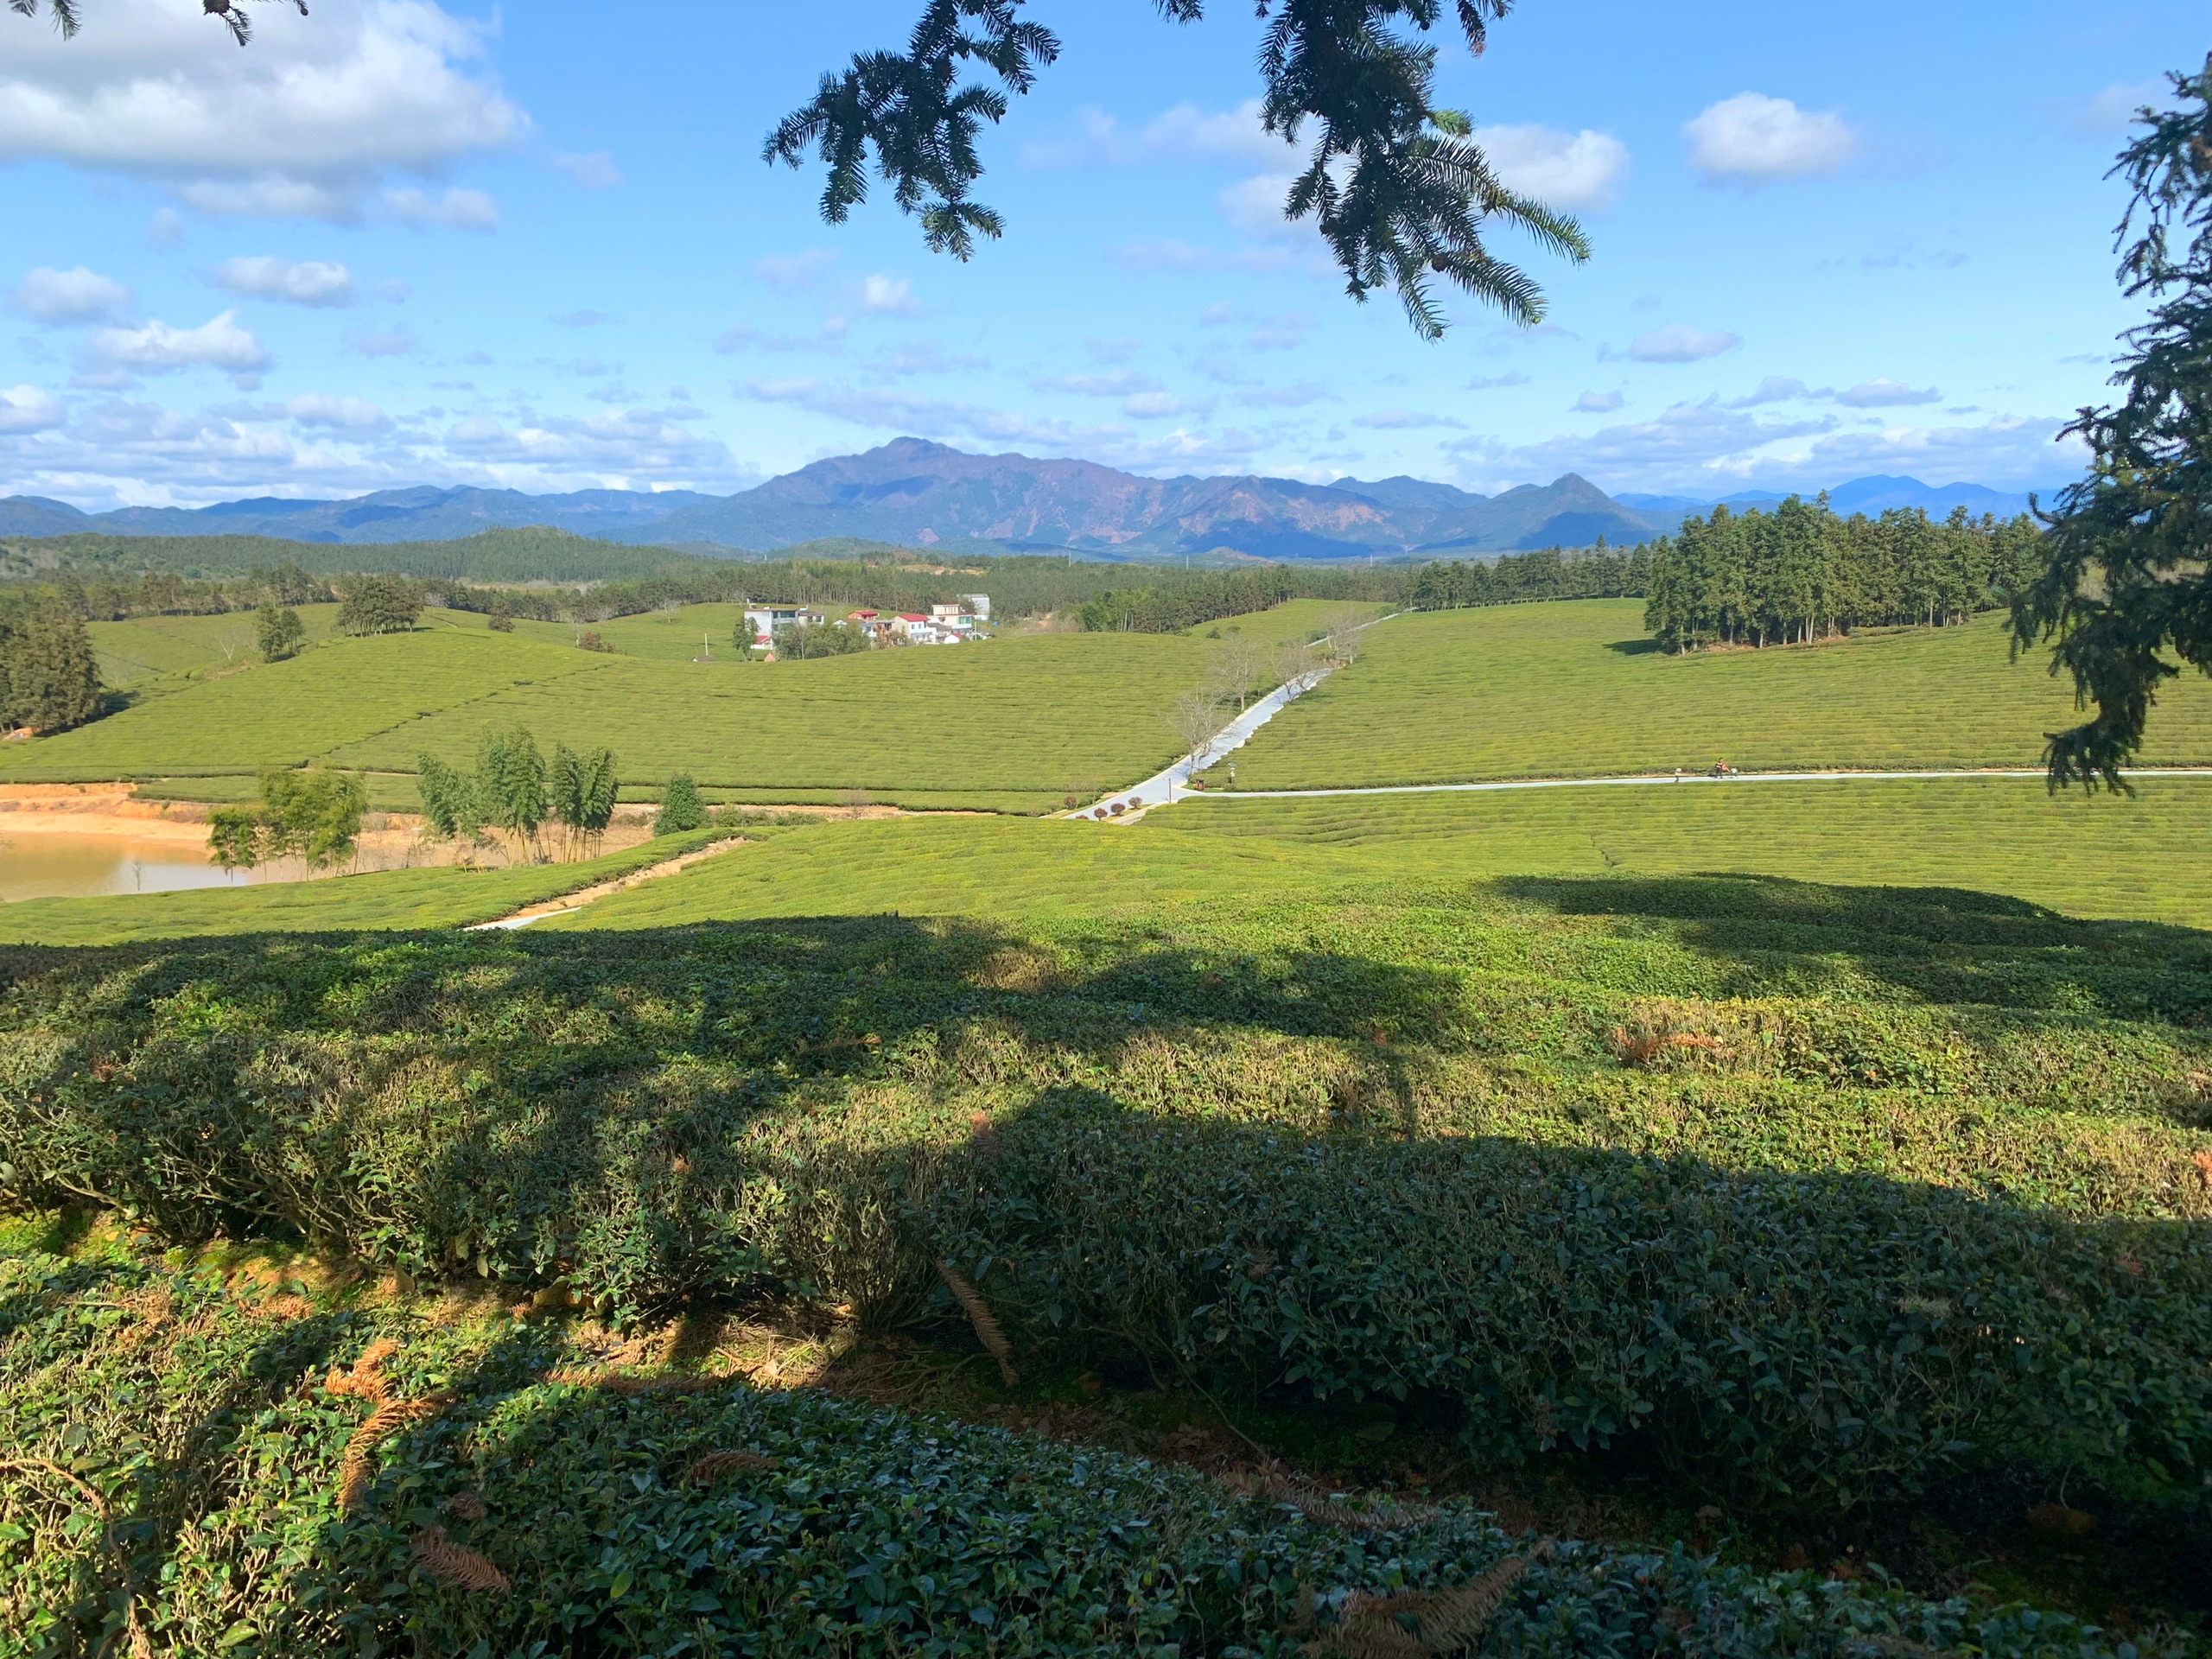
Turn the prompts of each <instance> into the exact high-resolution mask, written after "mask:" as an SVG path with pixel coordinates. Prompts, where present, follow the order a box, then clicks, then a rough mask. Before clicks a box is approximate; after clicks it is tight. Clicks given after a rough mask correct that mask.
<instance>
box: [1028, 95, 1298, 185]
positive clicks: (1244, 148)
mask: <svg viewBox="0 0 2212 1659" xmlns="http://www.w3.org/2000/svg"><path fill="white" fill-rule="evenodd" d="M1075 127H1076V130H1075V131H1074V132H1072V133H1071V134H1069V135H1067V136H1066V137H1062V138H1060V139H1057V140H1054V141H1052V142H1048V143H1036V144H1027V145H1025V146H1024V147H1023V148H1022V151H1021V161H1022V165H1023V166H1025V167H1039V168H1054V167H1131V166H1138V165H1141V164H1144V163H1147V162H1185V161H1188V160H1189V159H1190V158H1192V156H1205V157H1209V158H1211V159H1213V160H1218V161H1230V162H1245V163H1248V164H1253V165H1257V166H1261V167H1268V168H1281V167H1283V166H1285V165H1287V162H1288V161H1289V158H1290V157H1292V156H1294V155H1295V154H1296V153H1297V152H1296V151H1295V150H1294V149H1293V148H1292V147H1291V146H1290V145H1289V144H1287V143H1284V142H1283V141H1282V140H1281V138H1278V137H1274V136H1273V135H1272V134H1270V133H1269V132H1268V131H1267V130H1266V129H1265V128H1263V127H1262V125H1261V124H1260V100H1259V99H1256V98H1250V99H1245V100H1244V102H1243V103H1242V104H1240V105H1237V106H1236V108H1235V109H1233V110H1219V111H1208V110H1202V109H1200V108H1199V107H1198V105H1195V104H1191V103H1183V104H1178V105H1175V107H1174V108H1173V109H1171V110H1168V111H1164V112H1163V113H1161V114H1160V115H1158V116H1155V117H1154V118H1153V119H1152V120H1150V121H1148V122H1147V123H1146V124H1144V125H1143V126H1141V127H1138V128H1135V129H1132V128H1129V127H1125V126H1123V125H1122V124H1121V122H1120V121H1118V120H1116V118H1114V117H1112V116H1110V115H1109V114H1107V113H1106V112H1105V111H1103V110H1100V109H1097V108H1095V107H1093V108H1090V109H1084V110H1080V111H1077V114H1076V118H1075Z"/></svg>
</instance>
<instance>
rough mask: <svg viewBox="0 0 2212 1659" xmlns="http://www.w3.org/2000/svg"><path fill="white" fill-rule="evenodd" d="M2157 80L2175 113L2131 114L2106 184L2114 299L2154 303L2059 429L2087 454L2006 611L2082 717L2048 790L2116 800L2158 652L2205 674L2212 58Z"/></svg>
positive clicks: (2162, 666) (2169, 670)
mask: <svg viewBox="0 0 2212 1659" xmlns="http://www.w3.org/2000/svg"><path fill="white" fill-rule="evenodd" d="M2169 79H2171V82H2172V86H2173V95H2174V99H2175V101H2176V103H2177V105H2179V107H2178V108H2177V109H2174V110H2172V111H2167V112H2163V113H2162V112H2159V111H2153V110H2151V109H2148V108H2145V109H2144V110H2142V111H2139V113H2138V115H2137V117H2136V120H2137V123H2138V124H2139V125H2140V126H2141V127H2142V128H2143V129H2144V130H2143V132H2142V133H2141V134H2140V136H2139V137H2137V138H2136V139H2135V140H2134V142H2133V143H2130V144H2129V145H2128V146H2127V148H2126V149H2124V150H2122V151H2121V152H2120V159H2119V162H2118V164H2117V165H2116V166H2115V167H2114V168H2113V174H2114V175H2118V176H2120V177H2121V178H2124V179H2125V180H2126V181H2127V183H2128V185H2129V187H2130V188H2131V189H2132V190H2133V197H2132V198H2131V200H2130V201H2129V204H2128V208H2127V213H2126V216H2125V217H2124V218H2122V219H2121V220H2120V227H2119V230H2118V232H2116V233H2115V238H2114V240H2115V244H2116V245H2119V246H2120V247H2122V248H2124V249H2125V250H2126V251H2125V252H2124V254H2123V255H2122V257H2121V261H2120V285H2121V288H2122V289H2123V290H2124V291H2125V292H2126V294H2127V295H2128V296H2130V297H2131V298H2139V297H2144V296H2148V297H2150V298H2151V299H2152V300H2153V301H2154V302H2155V304H2154V305H2153V306H2152V311H2151V316H2150V320H2149V321H2147V322H2145V323H2144V324H2143V325H2142V326H2141V327H2138V328H2135V329H2133V330H2131V331H2130V332H2129V333H2128V334H2126V335H2124V336H2122V342H2123V344H2124V346H2126V354H2125V355H2124V356H2123V357H2122V358H2121V359H2120V371H2119V372H2118V373H2117V374H2115V375H2114V376H2113V384H2114V385H2118V386H2120V387H2121V388H2123V389H2124V393H2125V395H2124V397H2122V399H2121V401H2120V403H2119V404H2115V405H2112V406H2109V407H2106V408H2101V409H2084V410H2082V411H2081V413H2080V415H2079V416H2077V417H2076V418H2075V422H2074V423H2073V424H2072V425H2071V426H2070V427H2069V428H2068V429H2067V431H2068V432H2069V433H2071V434H2072V435H2075V436H2077V437H2080V438H2081V439H2082V440H2083V441H2084V442H2086V443H2088V446H2089V452H2090V463H2089V472H2088V477H2086V478H2085V479H2083V480H2082V481H2081V482H2079V483H2077V484H2074V485H2070V486H2068V487H2067V488H2066V489H2065V490H2064V491H2063V492H2062V493H2060V495H2059V497H2058V501H2057V504H2056V511H2055V512H2053V513H2052V514H2051V515H2050V517H2049V518H2048V519H2047V520H2046V521H2045V522H2046V524H2047V525H2048V536H2049V542H2050V556H2049V560H2048V563H2047V564H2046V566H2045V568H2044V570H2043V572H2042V573H2041V575H2038V576H2037V578H2036V579H2035V580H2034V581H2033V582H2032V583H2031V584H2030V585H2029V586H2028V588H2026V589H2025V591H2024V592H2022V593H2020V594H2019V595H2018V599H2017V600H2016V601H2015V603H2014V606H2013V612H2012V631H2013V639H2014V642H2015V648H2016V649H2026V648H2028V647H2031V646H2032V645H2035V644H2036V643H2037V642H2038V641H2039V640H2049V641H2050V642H2051V646H2052V650H2051V668H2052V671H2053V672H2054V673H2056V672H2057V671H2060V670H2062V669H2063V670H2064V671H2066V672H2067V673H2068V674H2069V675H2070V676H2071V677H2072V678H2073V681H2074V690H2075V696H2076V699H2077V700H2078V702H2080V703H2081V704H2082V705H2083V706H2088V705H2090V704H2094V706H2095V710H2096V712H2095V713H2094V715H2092V716H2091V717H2090V718H2089V719H2088V720H2087V721H2083V722H2082V724H2081V725H2079V726H2075V727H2074V728H2071V729H2070V730H2067V731H2063V732H2059V733H2056V734H2053V735H2052V737H2051V739H2050V747H2048V749H2047V750H2046V751H2045V753H2044V759H2045V761H2046V763H2047V764H2048V766H2049V767H2050V782H2051V786H2052V787H2053V788H2059V787H2063V786H2064V785H2068V784H2071V783H2079V784H2081V785H2083V786H2084V787H2085V788H2088V789H2092V790H2094V789H2095V788H2097V787H2098V786H2099V785H2103V786H2104V787H2107V788H2111V789H2124V788H2126V783H2125V782H2124V781H2123V780H2122V779H2121V777H2120V767H2121V766H2122V765H2123V764H2125V763H2126V761H2127V760H2128V759H2129V758H2130V757H2132V756H2133V754H2134V753H2135V752H2136V751H2137V749H2138V748H2139V747H2140V746H2141V744H2142V741H2143V728H2144V723H2145V721H2146V720H2147V719H2148V718H2149V715H2150V712H2151V706H2152V703H2153V702H2156V701H2157V694H2158V686H2159V685H2160V684H2161V683H2163V682H2164V681H2166V680H2168V679H2171V678H2172V677H2175V676H2176V675H2177V674H2178V673H2180V669H2179V668H2177V666H2175V664H2172V663H2171V662H2169V661H2168V660H2167V658H2166V657H2165V655H2164V653H2165V652H2168V651H2169V650H2171V652H2172V653H2173V654H2174V655H2175V656H2177V657H2178V658H2181V660H2182V661H2183V663H2187V664H2190V665H2191V666H2193V667H2195V668H2197V669H2199V670H2202V671H2204V672H2207V673H2212V55H2208V56H2207V58H2206V59H2205V63H2204V67H2203V68H2202V69H2201V70H2200V71H2198V72H2197V73H2196V74H2193V75H2183V74H2175V75H2171V76H2170V77H2169ZM2139 215H2140V224H2141V232H2140V234H2139V236H2138V237H2137V239H2136V240H2135V241H2134V242H2133V244H2132V245H2131V244H2130V243H2129V241H2128V238H2129V237H2130V236H2131V235H2133V234H2135V232H2136V226H2137V224H2138V216H2139Z"/></svg>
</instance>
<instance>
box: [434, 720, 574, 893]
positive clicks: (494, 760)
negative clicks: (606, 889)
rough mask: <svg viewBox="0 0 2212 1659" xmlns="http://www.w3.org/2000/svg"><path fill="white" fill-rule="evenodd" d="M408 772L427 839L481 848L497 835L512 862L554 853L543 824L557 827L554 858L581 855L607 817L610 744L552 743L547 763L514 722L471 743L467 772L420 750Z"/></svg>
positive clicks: (532, 859)
mask: <svg viewBox="0 0 2212 1659" xmlns="http://www.w3.org/2000/svg"><path fill="white" fill-rule="evenodd" d="M416 784H417V787H418V788H419V789H420V790H421V791H422V796H423V820H424V823H425V826H426V827H427V828H428V829H429V832H430V835H431V836H432V837H433V838H434V839H435V840H439V841H463V842H468V843H469V844H470V845H471V846H475V847H488V846H491V845H493V844H495V842H496V840H497V838H498V837H499V836H504V837H505V841H506V847H507V852H508V856H509V857H510V858H511V859H512V860H513V861H516V862H524V861H528V862H533V863H534V862H537V861H541V860H543V859H545V858H548V857H551V856H554V855H555V849H551V848H549V847H548V846H547V845H546V844H545V842H544V831H545V830H546V829H549V828H550V829H556V830H558V831H559V837H560V845H559V848H558V855H559V856H561V857H563V858H575V857H580V856H588V855H589V854H591V853H592V852H594V851H596V850H597V849H598V845H599V842H600V840H601V837H602V836H605V835H606V833H607V824H608V823H610V822H611V821H612V820H613V817H614V797H615V773H614V755H613V751H612V750H609V749H604V748H600V749H593V750H591V751H589V752H588V753H583V754H578V753H576V752H575V750H573V749H571V748H569V746H568V745H567V744H565V743H556V744H555V745H554V746H553V758H552V760H551V761H550V763H549V762H548V761H547V760H546V758H545V754H544V752H543V750H541V749H540V748H539V747H537V739H536V738H535V737H533V736H532V735H531V734H530V732H529V731H528V729H526V728H523V727H519V726H518V727H516V728H514V729H513V730H512V731H509V732H493V731H486V733H485V734H483V736H482V737H481V738H480V739H479V740H478V741H477V746H476V766H475V768H474V770H473V771H469V772H463V771H461V770H460V769H459V768H457V767H454V766H448V765H447V764H446V763H445V762H444V761H443V760H440V759H439V758H438V757H437V756H436V755H435V754H428V753H426V754H423V755H422V756H421V757H420V758H419V759H418V760H417V761H416Z"/></svg>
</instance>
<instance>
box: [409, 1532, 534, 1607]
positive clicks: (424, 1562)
mask: <svg viewBox="0 0 2212 1659" xmlns="http://www.w3.org/2000/svg"><path fill="white" fill-rule="evenodd" d="M410 1548H411V1550H412V1552H413V1554H414V1556H415V1560H416V1565H417V1566H419V1567H421V1568H422V1569H423V1571H424V1572H425V1573H429V1575H430V1576H431V1577H432V1578H434V1579H435V1580H438V1581H439V1582H440V1583H441V1584H449V1585H451V1586H454V1589H456V1590H472V1591H486V1590H488V1591H497V1592H501V1593H505V1592H507V1591H509V1590H512V1589H513V1588H514V1586H513V1585H512V1583H511V1582H509V1580H508V1578H507V1575H506V1574H505V1573H502V1572H500V1571H499V1568H498V1567H494V1566H493V1564H492V1561H491V1558H490V1557H488V1556H485V1555H480V1554H477V1553H476V1552H475V1551H474V1550H473V1549H470V1548H467V1547H466V1546H465V1545H461V1544H456V1543H455V1542H454V1541H453V1540H452V1539H450V1538H448V1537H447V1536H446V1529H444V1528H443V1527H425V1528H423V1530H422V1531H420V1532H418V1533H416V1535H415V1541H414V1543H413V1544H412V1545H411V1546H410Z"/></svg>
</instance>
